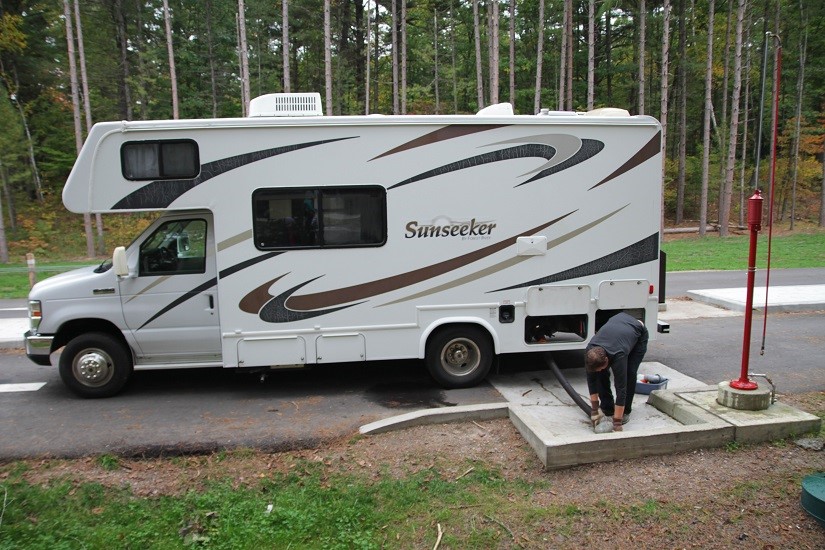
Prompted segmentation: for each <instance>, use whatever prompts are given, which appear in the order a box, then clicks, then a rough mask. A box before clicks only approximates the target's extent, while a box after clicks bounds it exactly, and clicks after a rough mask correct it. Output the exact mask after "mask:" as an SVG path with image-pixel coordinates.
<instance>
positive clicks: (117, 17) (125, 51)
mask: <svg viewBox="0 0 825 550" xmlns="http://www.w3.org/2000/svg"><path fill="white" fill-rule="evenodd" d="M112 18H113V19H114V21H115V26H116V29H117V30H116V33H115V34H116V39H117V45H118V48H119V49H120V78H121V80H120V82H119V89H120V98H119V99H120V113H121V114H120V116H121V117H122V118H123V119H124V120H132V90H131V87H130V86H129V80H130V78H131V77H130V74H129V41H128V40H127V38H126V18H125V16H124V15H123V3H122V1H121V0H114V2H113V3H112Z"/></svg>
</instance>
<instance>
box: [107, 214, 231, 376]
mask: <svg viewBox="0 0 825 550" xmlns="http://www.w3.org/2000/svg"><path fill="white" fill-rule="evenodd" d="M214 250H215V245H214V231H213V229H212V216H211V214H209V213H189V214H186V215H175V216H168V217H163V218H161V219H160V220H158V221H156V222H155V223H154V224H153V225H152V226H150V227H149V229H148V230H147V231H146V232H145V233H144V234H143V236H142V237H141V238H139V239H138V240H137V241H135V243H134V244H133V245H132V246H131V247H129V250H128V251H127V256H128V258H127V263H128V266H129V275H128V276H126V277H120V278H119V285H120V296H121V300H122V307H123V315H124V318H125V320H126V325H127V327H128V328H129V330H130V331H131V332H132V335H133V336H134V338H135V341H136V342H137V343H138V345H139V347H140V349H139V350H136V352H137V353H138V355H139V357H138V362H139V363H143V364H152V363H156V364H168V363H202V362H215V361H220V357H221V340H220V321H219V315H218V292H217V290H218V288H217V275H216V267H215V253H214Z"/></svg>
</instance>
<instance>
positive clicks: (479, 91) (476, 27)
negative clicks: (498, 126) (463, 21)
mask: <svg viewBox="0 0 825 550" xmlns="http://www.w3.org/2000/svg"><path fill="white" fill-rule="evenodd" d="M473 35H474V38H475V45H476V96H477V100H478V110H481V109H483V108H484V80H483V78H484V77H483V76H482V74H481V29H480V24H479V17H478V0H473Z"/></svg>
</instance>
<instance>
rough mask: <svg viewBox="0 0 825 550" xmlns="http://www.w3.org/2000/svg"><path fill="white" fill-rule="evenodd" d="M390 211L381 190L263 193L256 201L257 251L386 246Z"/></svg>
mask: <svg viewBox="0 0 825 550" xmlns="http://www.w3.org/2000/svg"><path fill="white" fill-rule="evenodd" d="M386 205H387V201H386V191H385V190H384V188H383V187H380V186H369V187H367V186H364V187H329V188H320V189H319V188H315V189H295V188H292V189H259V190H258V191H255V193H254V194H253V195H252V208H253V216H254V224H253V226H254V228H255V245H256V246H257V247H258V248H259V249H261V250H269V249H274V248H321V247H329V248H333V247H348V246H380V245H382V244H384V242H385V241H386V236H387V235H386V227H387V224H386V211H387V207H386Z"/></svg>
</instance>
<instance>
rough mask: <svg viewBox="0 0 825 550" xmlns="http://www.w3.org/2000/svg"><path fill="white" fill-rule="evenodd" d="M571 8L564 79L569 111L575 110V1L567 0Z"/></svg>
mask: <svg viewBox="0 0 825 550" xmlns="http://www.w3.org/2000/svg"><path fill="white" fill-rule="evenodd" d="M567 2H568V4H570V5H569V7H568V8H567V24H566V27H567V48H566V49H565V54H564V55H565V56H566V57H567V62H566V63H565V66H566V67H567V74H565V75H564V79H565V81H566V82H567V84H566V86H565V90H566V91H567V95H566V101H565V104H566V106H567V107H566V109H567V110H568V111H572V110H573V0H567Z"/></svg>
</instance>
